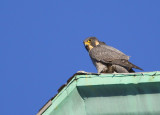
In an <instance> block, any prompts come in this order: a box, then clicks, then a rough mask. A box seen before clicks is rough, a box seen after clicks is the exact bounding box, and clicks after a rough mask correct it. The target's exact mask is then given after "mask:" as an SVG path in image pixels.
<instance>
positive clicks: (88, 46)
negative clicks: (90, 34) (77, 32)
mask: <svg viewBox="0 0 160 115" xmlns="http://www.w3.org/2000/svg"><path fill="white" fill-rule="evenodd" d="M83 43H84V45H85V48H86V50H87V51H90V50H91V49H92V48H93V47H92V46H91V43H90V42H88V41H85V42H83Z"/></svg>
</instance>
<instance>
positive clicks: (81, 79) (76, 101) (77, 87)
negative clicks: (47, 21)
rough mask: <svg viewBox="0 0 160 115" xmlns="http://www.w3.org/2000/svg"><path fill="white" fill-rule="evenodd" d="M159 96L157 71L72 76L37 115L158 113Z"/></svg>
mask: <svg viewBox="0 0 160 115" xmlns="http://www.w3.org/2000/svg"><path fill="white" fill-rule="evenodd" d="M159 97H160V72H159V71H156V72H143V73H121V74H119V73H114V74H96V73H76V74H74V75H73V76H72V77H71V78H70V79H69V80H68V81H67V83H66V84H64V85H62V86H61V87H60V88H59V90H58V94H56V95H55V96H54V97H52V98H51V99H50V100H49V101H48V102H47V103H46V104H45V105H44V106H43V107H42V108H41V109H40V111H39V112H38V113H37V115H93V114H94V115H97V114H113V115H123V114H134V115H136V114H141V115H146V114H148V113H150V114H160V110H159V106H160V98H159ZM158 100H159V101H158ZM144 105H145V106H144ZM124 108H125V110H124Z"/></svg>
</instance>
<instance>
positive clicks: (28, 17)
mask: <svg viewBox="0 0 160 115" xmlns="http://www.w3.org/2000/svg"><path fill="white" fill-rule="evenodd" d="M159 6H160V1H158V0H81V1H80V0H79V1H73V0H72V1H71V0H66V1H60V0H59V1H58V0H27V1H24V0H1V1H0V46H1V47H0V54H1V56H0V60H1V61H0V65H1V66H0V76H1V80H0V91H1V95H0V101H1V103H0V108H1V112H0V114H1V115H11V114H12V115H35V114H36V113H37V112H38V110H39V109H40V108H41V107H42V106H43V105H44V104H45V103H46V102H47V101H48V100H49V99H50V98H51V97H53V96H54V95H55V94H56V93H57V89H58V88H59V87H60V86H61V85H62V84H64V83H66V81H67V79H68V78H69V77H71V76H72V75H73V74H74V73H76V72H77V71H79V70H84V71H87V72H97V71H96V69H95V67H94V66H93V64H92V62H91V60H90V58H89V56H88V53H87V51H86V50H85V48H84V46H83V43H82V41H83V40H84V39H85V38H86V37H89V36H96V37H97V38H99V40H101V41H104V42H106V44H108V45H111V46H113V47H116V48H118V49H119V50H121V51H123V52H124V53H125V54H127V55H129V56H131V59H130V61H131V62H132V63H134V64H136V65H137V66H139V67H141V68H143V69H144V71H147V72H148V71H158V70H160V69H159V67H160V62H159V59H160V53H159V52H160V51H159V50H160V48H159V43H160V32H159V31H160V14H159V12H160V7H159ZM136 71H137V72H138V70H136Z"/></svg>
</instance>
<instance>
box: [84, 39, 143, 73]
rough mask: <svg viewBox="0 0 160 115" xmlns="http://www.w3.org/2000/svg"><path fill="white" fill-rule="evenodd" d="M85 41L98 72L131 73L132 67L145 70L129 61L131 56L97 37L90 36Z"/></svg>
mask: <svg viewBox="0 0 160 115" xmlns="http://www.w3.org/2000/svg"><path fill="white" fill-rule="evenodd" d="M83 43H84V45H85V48H86V50H87V51H88V52H89V55H90V57H91V59H92V62H93V64H94V65H95V66H96V68H97V70H98V73H114V72H116V73H130V72H134V70H133V69H132V68H136V69H140V70H143V69H141V68H140V67H138V66H136V65H134V64H132V63H131V62H129V61H128V60H129V56H127V55H125V54H124V53H123V52H121V51H119V50H118V49H115V48H113V47H111V46H108V45H106V44H105V43H104V42H101V41H99V40H98V39H97V38H96V37H88V38H87V39H85V40H84V41H83Z"/></svg>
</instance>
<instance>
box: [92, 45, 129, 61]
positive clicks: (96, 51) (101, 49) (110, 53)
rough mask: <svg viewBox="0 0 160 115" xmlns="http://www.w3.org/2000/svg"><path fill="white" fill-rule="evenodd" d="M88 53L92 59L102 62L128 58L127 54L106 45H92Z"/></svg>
mask: <svg viewBox="0 0 160 115" xmlns="http://www.w3.org/2000/svg"><path fill="white" fill-rule="evenodd" d="M89 55H90V56H91V58H92V59H95V60H97V61H101V62H103V63H108V62H112V61H113V60H117V59H125V60H128V59H129V56H127V55H125V54H124V53H122V52H121V51H119V50H117V49H115V48H113V47H111V46H107V45H98V46H97V47H94V48H93V49H92V50H91V51H90V52H89Z"/></svg>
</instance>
